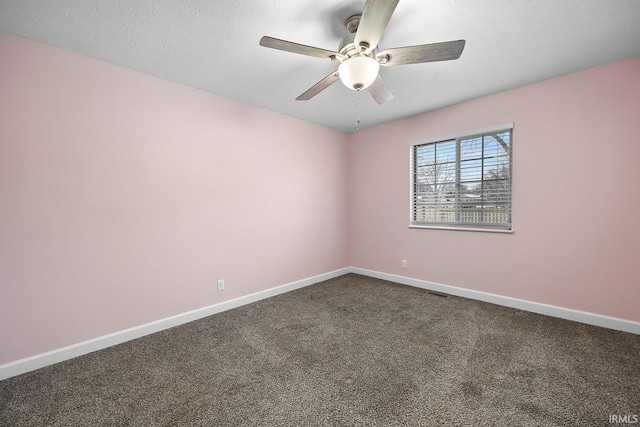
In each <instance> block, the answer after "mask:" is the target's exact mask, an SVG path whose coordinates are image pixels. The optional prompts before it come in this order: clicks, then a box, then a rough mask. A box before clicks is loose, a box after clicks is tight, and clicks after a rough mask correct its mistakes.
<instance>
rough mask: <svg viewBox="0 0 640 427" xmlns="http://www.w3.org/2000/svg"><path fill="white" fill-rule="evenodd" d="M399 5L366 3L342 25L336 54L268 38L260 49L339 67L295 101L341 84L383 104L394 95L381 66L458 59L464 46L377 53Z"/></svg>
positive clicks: (390, 0)
mask: <svg viewBox="0 0 640 427" xmlns="http://www.w3.org/2000/svg"><path fill="white" fill-rule="evenodd" d="M399 1H400V0H367V2H366V3H365V5H364V10H363V11H362V14H361V15H353V16H351V17H349V18H347V20H346V21H345V25H346V27H347V31H348V32H349V35H347V36H346V37H345V38H344V39H342V41H341V42H340V45H339V47H338V51H337V52H334V51H331V50H326V49H321V48H317V47H313V46H307V45H303V44H299V43H294V42H290V41H286V40H280V39H276V38H273V37H269V36H264V37H262V38H261V39H260V45H261V46H265V47H269V48H272V49H279V50H284V51H287V52H293V53H299V54H301V55H308V56H314V57H317V58H325V59H330V60H331V61H335V62H339V63H340V66H339V67H338V70H337V71H334V72H332V73H331V74H329V75H328V76H326V77H325V78H324V79H322V80H320V81H319V82H318V83H316V84H315V85H313V86H312V87H311V88H309V89H308V90H307V91H306V92H304V93H303V94H302V95H300V96H298V97H297V98H296V100H297V101H307V100H309V99H311V98H313V97H314V96H316V95H317V94H319V93H320V92H322V91H323V90H325V89H326V88H328V87H329V86H331V85H332V84H333V83H335V82H336V81H337V80H341V81H342V83H344V85H345V86H347V87H348V88H349V89H352V90H362V89H368V90H369V93H370V94H371V96H373V98H374V99H375V100H376V102H377V103H378V104H383V103H385V102H387V101H390V100H392V99H393V93H391V90H390V89H389V87H388V86H387V84H386V83H385V82H384V80H382V77H381V76H380V74H378V71H379V69H380V66H381V65H382V66H384V67H389V66H393V65H404V64H419V63H423V62H435V61H448V60H451V59H458V58H459V57H460V55H461V54H462V50H463V49H464V44H465V41H464V40H455V41H450V42H443V43H432V44H423V45H417V46H405V47H397V48H393V49H386V50H383V51H382V52H378V42H379V41H380V38H381V37H382V33H383V32H384V30H385V28H386V27H387V24H388V23H389V19H391V15H393V12H394V10H395V9H396V6H397V5H398V2H399Z"/></svg>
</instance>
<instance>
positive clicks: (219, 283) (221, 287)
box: [218, 279, 224, 291]
mask: <svg viewBox="0 0 640 427" xmlns="http://www.w3.org/2000/svg"><path fill="white" fill-rule="evenodd" d="M218 291H224V279H220V280H218Z"/></svg>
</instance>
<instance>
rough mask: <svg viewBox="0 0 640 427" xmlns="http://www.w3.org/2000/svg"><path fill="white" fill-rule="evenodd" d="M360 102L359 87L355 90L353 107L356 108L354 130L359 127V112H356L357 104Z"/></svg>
mask: <svg viewBox="0 0 640 427" xmlns="http://www.w3.org/2000/svg"><path fill="white" fill-rule="evenodd" d="M359 103H360V89H358V90H356V105H355V109H356V126H355V130H358V128H359V127H360V113H359V112H358V104H359Z"/></svg>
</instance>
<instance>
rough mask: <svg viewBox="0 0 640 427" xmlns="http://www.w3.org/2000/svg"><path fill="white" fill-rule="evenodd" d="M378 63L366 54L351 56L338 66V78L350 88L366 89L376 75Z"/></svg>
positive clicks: (378, 67) (378, 68)
mask: <svg viewBox="0 0 640 427" xmlns="http://www.w3.org/2000/svg"><path fill="white" fill-rule="evenodd" d="M379 70H380V64H378V61H376V60H375V59H373V58H370V57H368V56H352V57H351V58H349V59H347V60H345V61H344V62H342V64H340V66H339V67H338V73H339V75H340V80H341V81H342V83H344V85H345V86H346V87H348V88H349V89H351V90H361V89H366V88H368V87H369V86H371V85H372V84H373V82H374V81H375V80H376V77H378V71H379Z"/></svg>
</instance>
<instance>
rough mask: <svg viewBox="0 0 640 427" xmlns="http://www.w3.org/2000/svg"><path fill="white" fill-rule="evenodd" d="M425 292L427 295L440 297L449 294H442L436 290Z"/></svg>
mask: <svg viewBox="0 0 640 427" xmlns="http://www.w3.org/2000/svg"><path fill="white" fill-rule="evenodd" d="M427 293H428V294H429V295H433V296H436V297H440V298H447V297H448V296H449V295H447V294H443V293H441V292H436V291H427Z"/></svg>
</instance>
